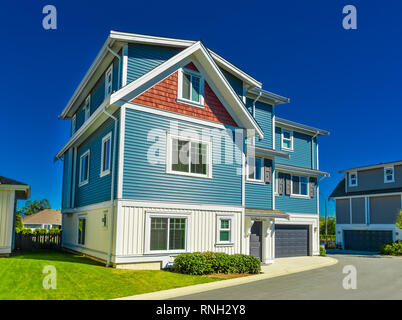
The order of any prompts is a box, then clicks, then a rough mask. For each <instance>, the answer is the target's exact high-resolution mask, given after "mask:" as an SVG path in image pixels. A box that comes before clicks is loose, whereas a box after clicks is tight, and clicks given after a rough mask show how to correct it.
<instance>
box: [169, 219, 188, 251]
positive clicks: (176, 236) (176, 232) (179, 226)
mask: <svg viewBox="0 0 402 320" xmlns="http://www.w3.org/2000/svg"><path fill="white" fill-rule="evenodd" d="M169 224H170V226H169V229H170V230H169V250H184V249H185V245H186V219H184V218H181V219H179V218H171V219H170V222H169Z"/></svg>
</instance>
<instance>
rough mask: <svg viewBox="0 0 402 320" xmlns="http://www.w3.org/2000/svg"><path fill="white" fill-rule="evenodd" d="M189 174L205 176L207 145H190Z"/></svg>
mask: <svg viewBox="0 0 402 320" xmlns="http://www.w3.org/2000/svg"><path fill="white" fill-rule="evenodd" d="M191 172H192V173H198V174H207V145H206V144H203V143H196V142H192V143H191Z"/></svg>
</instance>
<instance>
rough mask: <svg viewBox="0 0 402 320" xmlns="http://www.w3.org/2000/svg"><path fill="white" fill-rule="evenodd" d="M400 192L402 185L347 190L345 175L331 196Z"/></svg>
mask: <svg viewBox="0 0 402 320" xmlns="http://www.w3.org/2000/svg"><path fill="white" fill-rule="evenodd" d="M399 192H402V187H398V188H388V189H373V190H364V191H353V192H346V190H345V177H343V178H342V180H341V181H340V182H339V183H338V185H337V186H336V188H335V189H334V191H332V193H331V195H330V196H329V198H342V197H351V196H364V195H371V194H387V193H399Z"/></svg>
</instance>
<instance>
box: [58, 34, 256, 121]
mask: <svg viewBox="0 0 402 320" xmlns="http://www.w3.org/2000/svg"><path fill="white" fill-rule="evenodd" d="M197 42H198V41H195V40H184V39H173V38H167V37H156V36H149V35H143V34H136V33H127V32H121V31H113V30H112V31H110V34H109V36H108V38H107V39H106V41H105V42H104V44H103V46H102V48H101V50H100V51H99V53H98V54H97V56H96V58H95V60H94V62H93V63H92V64H91V66H90V68H89V70H88V71H87V72H86V74H85V76H84V78H83V79H82V80H81V82H80V84H79V85H78V87H77V88H76V90H75V91H74V93H73V95H72V97H71V98H70V100H69V101H68V103H67V105H66V106H65V107H64V109H63V111H62V113H61V114H60V115H59V118H61V119H66V118H69V117H71V116H72V115H71V110H75V109H76V108H78V107H79V105H80V103H81V100H82V99H83V98H82V97H81V98H80V96H82V95H87V93H89V89H88V88H86V87H87V85H88V83H90V82H91V81H94V82H95V81H96V80H97V79H98V77H99V76H100V74H101V71H102V70H103V69H106V68H107V66H108V65H109V64H110V63H111V61H112V60H113V59H114V57H115V56H114V55H113V53H112V52H111V50H113V51H115V52H116V51H117V52H118V51H119V50H120V49H121V48H122V47H123V45H124V44H125V43H142V44H150V45H160V46H170V47H176V48H183V49H185V48H188V47H191V46H192V45H194V44H196V43H197ZM207 50H208V52H209V54H210V55H211V57H212V58H213V59H214V61H215V62H216V63H217V64H218V65H219V66H220V67H222V68H223V69H225V70H227V71H229V72H230V73H232V74H234V75H235V76H237V77H239V78H240V79H242V80H243V81H244V82H245V83H246V84H247V85H248V86H249V87H250V88H252V87H261V86H262V83H261V82H259V81H257V80H255V79H254V78H253V77H251V76H250V75H248V74H247V73H245V72H244V71H242V70H241V69H240V68H238V67H236V66H235V65H233V64H232V63H230V62H229V61H227V60H226V59H224V58H222V57H221V56H220V55H218V54H217V53H215V52H214V51H212V50H210V49H207ZM100 69H102V70H101V71H100ZM102 72H103V71H102ZM94 78H95V79H94ZM87 91H88V92H87Z"/></svg>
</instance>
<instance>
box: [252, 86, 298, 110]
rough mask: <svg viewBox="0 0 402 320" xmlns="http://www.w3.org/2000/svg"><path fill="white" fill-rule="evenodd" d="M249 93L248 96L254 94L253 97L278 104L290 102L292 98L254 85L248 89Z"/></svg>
mask: <svg viewBox="0 0 402 320" xmlns="http://www.w3.org/2000/svg"><path fill="white" fill-rule="evenodd" d="M247 95H248V96H250V95H251V96H252V97H253V98H257V97H258V99H259V100H264V101H266V102H268V103H269V104H271V105H275V106H276V105H278V104H284V103H289V102H290V99H289V98H286V97H282V96H280V95H278V94H275V93H272V92H269V91H267V90H264V89H261V88H258V87H254V88H252V89H250V90H248V91H247Z"/></svg>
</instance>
